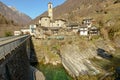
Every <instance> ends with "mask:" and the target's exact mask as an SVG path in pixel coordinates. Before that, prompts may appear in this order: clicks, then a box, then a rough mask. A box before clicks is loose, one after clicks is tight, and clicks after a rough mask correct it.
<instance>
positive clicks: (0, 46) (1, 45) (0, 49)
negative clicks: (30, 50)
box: [0, 35, 30, 60]
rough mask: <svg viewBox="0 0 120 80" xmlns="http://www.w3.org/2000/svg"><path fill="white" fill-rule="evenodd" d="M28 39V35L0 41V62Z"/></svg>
mask: <svg viewBox="0 0 120 80" xmlns="http://www.w3.org/2000/svg"><path fill="white" fill-rule="evenodd" d="M29 38H30V35H23V36H16V37H15V36H14V37H12V38H9V39H8V38H6V39H5V40H0V60H1V59H5V58H6V56H7V55H8V54H10V53H11V51H13V50H15V49H16V48H17V47H19V46H20V45H21V44H23V43H24V42H26V41H27V40H28V39H29Z"/></svg>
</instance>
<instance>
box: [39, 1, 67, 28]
mask: <svg viewBox="0 0 120 80" xmlns="http://www.w3.org/2000/svg"><path fill="white" fill-rule="evenodd" d="M65 22H66V21H65V20H63V19H53V5H52V3H51V2H49V3H48V16H42V17H40V20H39V25H40V26H41V27H46V28H47V27H48V28H54V27H55V28H60V27H65Z"/></svg>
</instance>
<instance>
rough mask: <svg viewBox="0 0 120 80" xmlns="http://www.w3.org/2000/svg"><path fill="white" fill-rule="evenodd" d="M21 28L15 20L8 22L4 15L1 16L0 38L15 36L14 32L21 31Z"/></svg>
mask: <svg viewBox="0 0 120 80" xmlns="http://www.w3.org/2000/svg"><path fill="white" fill-rule="evenodd" d="M20 28H21V27H20V26H19V25H18V24H16V23H15V22H14V21H13V20H8V19H6V18H5V17H4V16H3V15H2V14H0V37H4V36H6V34H8V33H9V34H10V35H13V32H14V31H15V30H20Z"/></svg>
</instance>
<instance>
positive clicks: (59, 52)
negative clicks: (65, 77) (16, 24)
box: [33, 38, 119, 78]
mask: <svg viewBox="0 0 120 80" xmlns="http://www.w3.org/2000/svg"><path fill="white" fill-rule="evenodd" d="M33 43H34V47H35V51H36V56H37V59H38V62H42V63H43V64H52V65H55V66H56V65H58V64H62V65H63V66H64V68H65V69H66V71H67V72H68V73H69V74H70V75H71V76H72V77H74V78H76V77H79V76H80V75H86V74H87V75H91V76H92V75H98V74H101V73H102V74H104V73H105V72H106V71H105V70H104V69H102V67H100V66H99V65H98V64H96V63H95V62H94V59H98V60H100V61H102V60H105V59H103V58H102V57H100V56H98V55H97V49H98V48H101V49H104V50H106V51H107V52H108V53H110V54H113V55H114V54H115V51H116V48H115V47H116V46H115V44H114V43H112V42H111V41H105V40H103V39H102V38H99V39H94V40H91V41H88V40H87V39H86V38H85V39H84V38H82V39H81V38H75V39H73V38H72V39H71V38H68V39H65V40H47V39H46V40H35V39H33ZM118 43H119V42H118ZM108 62H109V61H108ZM103 66H104V64H103Z"/></svg>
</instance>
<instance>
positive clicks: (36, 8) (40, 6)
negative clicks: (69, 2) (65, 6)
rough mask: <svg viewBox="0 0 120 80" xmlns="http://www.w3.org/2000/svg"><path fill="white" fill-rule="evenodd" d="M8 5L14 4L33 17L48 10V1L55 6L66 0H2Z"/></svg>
mask: <svg viewBox="0 0 120 80" xmlns="http://www.w3.org/2000/svg"><path fill="white" fill-rule="evenodd" d="M0 1H1V2H3V3H4V4H6V5H7V6H13V7H15V8H16V9H17V10H19V11H20V12H23V13H25V14H27V15H28V16H30V17H31V18H32V19H34V18H35V17H37V16H39V15H40V14H42V13H43V12H45V11H46V10H47V8H48V7H47V4H48V2H52V3H53V7H55V6H57V5H60V4H62V3H64V2H65V1H66V0H0Z"/></svg>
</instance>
